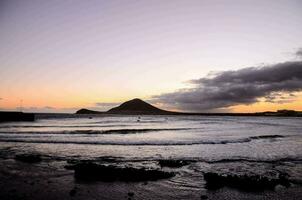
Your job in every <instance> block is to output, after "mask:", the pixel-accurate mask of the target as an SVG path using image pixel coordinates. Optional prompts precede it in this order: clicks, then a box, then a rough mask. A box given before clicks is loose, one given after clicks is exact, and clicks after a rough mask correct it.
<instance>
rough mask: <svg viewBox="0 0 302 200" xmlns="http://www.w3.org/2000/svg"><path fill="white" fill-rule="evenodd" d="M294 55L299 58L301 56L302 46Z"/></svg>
mask: <svg viewBox="0 0 302 200" xmlns="http://www.w3.org/2000/svg"><path fill="white" fill-rule="evenodd" d="M296 56H297V57H299V58H302V48H300V49H299V50H298V51H297V52H296Z"/></svg>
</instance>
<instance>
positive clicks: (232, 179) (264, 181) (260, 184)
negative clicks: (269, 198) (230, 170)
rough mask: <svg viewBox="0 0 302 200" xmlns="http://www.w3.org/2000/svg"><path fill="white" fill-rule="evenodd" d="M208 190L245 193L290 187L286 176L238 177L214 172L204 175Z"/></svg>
mask: <svg viewBox="0 0 302 200" xmlns="http://www.w3.org/2000/svg"><path fill="white" fill-rule="evenodd" d="M204 179H205V180H206V188H207V189H210V190H216V189H219V188H221V187H224V186H228V187H233V188H237V189H240V190H245V191H263V190H274V188H275V186H277V185H283V186H286V187H288V186H289V185H290V182H289V179H288V177H287V175H286V174H281V173H280V174H279V175H278V177H267V176H261V175H237V174H218V173H214V172H207V173H204Z"/></svg>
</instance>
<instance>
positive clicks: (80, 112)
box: [76, 108, 104, 114]
mask: <svg viewBox="0 0 302 200" xmlns="http://www.w3.org/2000/svg"><path fill="white" fill-rule="evenodd" d="M102 113H104V112H99V111H94V110H88V109H85V108H83V109H80V110H78V111H77V112H76V114H102Z"/></svg>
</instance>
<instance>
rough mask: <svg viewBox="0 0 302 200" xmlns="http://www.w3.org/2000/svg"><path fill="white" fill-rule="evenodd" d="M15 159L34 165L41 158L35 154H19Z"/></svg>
mask: <svg viewBox="0 0 302 200" xmlns="http://www.w3.org/2000/svg"><path fill="white" fill-rule="evenodd" d="M15 159H16V160H18V161H22V162H27V163H36V162H40V161H41V160H42V159H41V156H40V155H37V154H19V155H16V156H15Z"/></svg>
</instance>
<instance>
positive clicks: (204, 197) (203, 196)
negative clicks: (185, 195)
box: [200, 195, 208, 199]
mask: <svg viewBox="0 0 302 200" xmlns="http://www.w3.org/2000/svg"><path fill="white" fill-rule="evenodd" d="M200 199H208V196H207V195H201V196H200Z"/></svg>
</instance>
